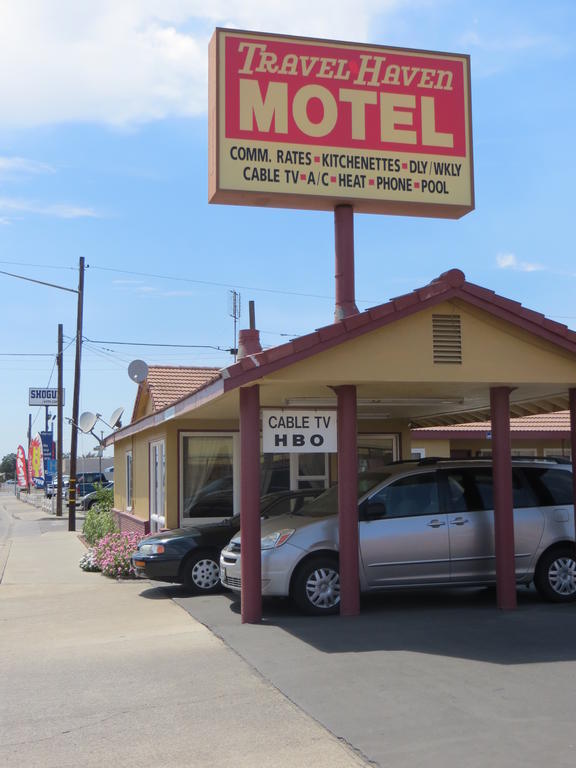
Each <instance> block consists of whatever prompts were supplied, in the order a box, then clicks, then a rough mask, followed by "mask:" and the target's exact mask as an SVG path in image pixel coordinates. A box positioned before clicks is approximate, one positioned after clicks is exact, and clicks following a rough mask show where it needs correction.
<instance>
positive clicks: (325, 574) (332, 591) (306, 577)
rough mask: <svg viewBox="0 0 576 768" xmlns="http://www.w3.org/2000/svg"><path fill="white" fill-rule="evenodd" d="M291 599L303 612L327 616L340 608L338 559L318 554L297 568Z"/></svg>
mask: <svg viewBox="0 0 576 768" xmlns="http://www.w3.org/2000/svg"><path fill="white" fill-rule="evenodd" d="M292 599H293V600H294V602H295V603H296V605H297V606H298V607H299V608H300V610H302V611H303V612H304V613H307V614H311V615H314V616H328V615H330V614H333V613H338V611H339V610H340V570H339V567H338V559H337V558H336V557H332V556H330V555H319V556H318V557H312V558H310V559H309V560H306V561H305V562H304V563H302V565H301V566H300V567H299V568H298V570H297V572H296V574H295V576H294V581H293V583H292Z"/></svg>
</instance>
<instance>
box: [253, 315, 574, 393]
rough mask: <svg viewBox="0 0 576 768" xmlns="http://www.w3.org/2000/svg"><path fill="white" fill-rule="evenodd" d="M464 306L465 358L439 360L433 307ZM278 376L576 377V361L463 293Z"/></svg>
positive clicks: (433, 379) (532, 380)
mask: <svg viewBox="0 0 576 768" xmlns="http://www.w3.org/2000/svg"><path fill="white" fill-rule="evenodd" d="M454 313H455V314H458V315H460V317H461V328H462V364H458V365H449V366H447V365H442V364H435V363H434V362H433V344H432V341H433V337H432V315H433V314H454ZM267 378H268V380H270V381H272V380H276V381H308V382H320V381H321V382H326V381H328V382H330V383H331V384H337V383H339V382H348V381H356V382H358V383H362V382H364V383H366V382H370V381H374V382H378V383H380V382H398V383H400V384H403V383H405V382H422V383H434V382H438V383H444V382H446V381H450V382H478V383H486V384H490V383H492V382H494V381H497V382H501V381H507V382H525V383H538V384H546V383H548V382H555V383H558V382H562V383H566V385H567V386H568V385H570V386H571V385H573V382H574V381H575V380H576V361H575V360H574V357H573V356H570V355H569V354H568V353H565V352H564V351H563V350H561V349H559V348H558V347H556V346H554V345H552V344H549V343H548V342H545V341H544V340H542V339H540V338H535V337H534V336H532V335H531V334H529V333H527V332H526V331H524V330H522V329H519V328H517V327H515V326H512V325H510V324H509V323H506V322H504V321H502V320H500V319H498V318H496V317H494V316H493V315H488V314H487V313H486V312H483V311H481V310H478V309H476V308H474V307H471V306H469V305H467V304H463V303H462V302H458V301H451V302H444V303H442V304H439V305H438V306H436V307H434V308H433V309H429V310H423V311H421V312H418V313H416V314H414V315H411V316H409V317H406V318H405V319H403V320H397V321H396V322H394V323H392V324H390V325H387V326H384V327H383V328H380V329H378V330H375V331H372V332H370V333H367V334H366V335H364V336H360V337H358V338H356V339H353V340H351V341H348V342H346V343H344V344H340V345H339V346H337V347H334V348H332V349H329V350H327V351H325V352H321V353H319V354H317V355H315V356H314V357H312V358H309V359H307V360H303V361H301V362H299V363H295V364H294V365H291V366H288V367H287V368H284V369H282V370H280V371H278V372H276V373H273V374H271V375H270V376H269V377H267Z"/></svg>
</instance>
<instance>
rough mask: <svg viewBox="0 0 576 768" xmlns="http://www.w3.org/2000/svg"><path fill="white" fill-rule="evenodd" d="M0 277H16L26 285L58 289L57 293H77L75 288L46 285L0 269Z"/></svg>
mask: <svg viewBox="0 0 576 768" xmlns="http://www.w3.org/2000/svg"><path fill="white" fill-rule="evenodd" d="M0 275H8V277H17V278H18V280H26V282H28V283H37V284H38V285H47V286H48V287H49V288H58V290H59V291H68V292H69V293H78V291H77V290H76V289H75V288H66V287H65V286H63V285H56V283H47V282H46V281H44V280H34V278H32V277H24V275H16V274H14V273H13V272H5V271H4V270H3V269H0Z"/></svg>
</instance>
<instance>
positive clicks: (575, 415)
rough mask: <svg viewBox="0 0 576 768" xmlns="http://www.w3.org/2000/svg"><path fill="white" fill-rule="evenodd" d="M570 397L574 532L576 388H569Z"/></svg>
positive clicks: (575, 525) (575, 509)
mask: <svg viewBox="0 0 576 768" xmlns="http://www.w3.org/2000/svg"><path fill="white" fill-rule="evenodd" d="M568 395H569V398H570V448H571V451H572V487H573V493H574V532H575V533H576V472H575V471H574V462H575V461H576V389H573V388H572V389H569V390H568Z"/></svg>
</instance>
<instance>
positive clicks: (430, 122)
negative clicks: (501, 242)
mask: <svg viewBox="0 0 576 768" xmlns="http://www.w3.org/2000/svg"><path fill="white" fill-rule="evenodd" d="M209 114H210V117H209V122H210V169H209V175H210V178H209V200H210V202H212V203H230V204H236V205H238V204H240V205H259V206H272V207H283V208H311V209H317V210H332V209H333V208H334V206H335V205H338V204H341V203H344V204H352V205H353V206H354V209H355V211H359V212H365V213H389V214H399V215H411V216H434V217H441V218H459V217H461V216H463V215H464V214H466V213H468V212H469V211H471V210H473V208H474V189H473V166H472V133H471V115H470V60H469V57H468V56H467V55H463V54H452V53H434V52H430V51H418V50H408V49H400V48H384V47H380V46H373V45H360V44H353V43H338V42H333V41H328V40H313V39H308V38H299V37H279V36H276V35H266V34H261V33H253V32H242V31H238V30H228V29H217V30H216V32H215V33H214V36H213V38H212V41H211V43H210V113H209Z"/></svg>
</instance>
